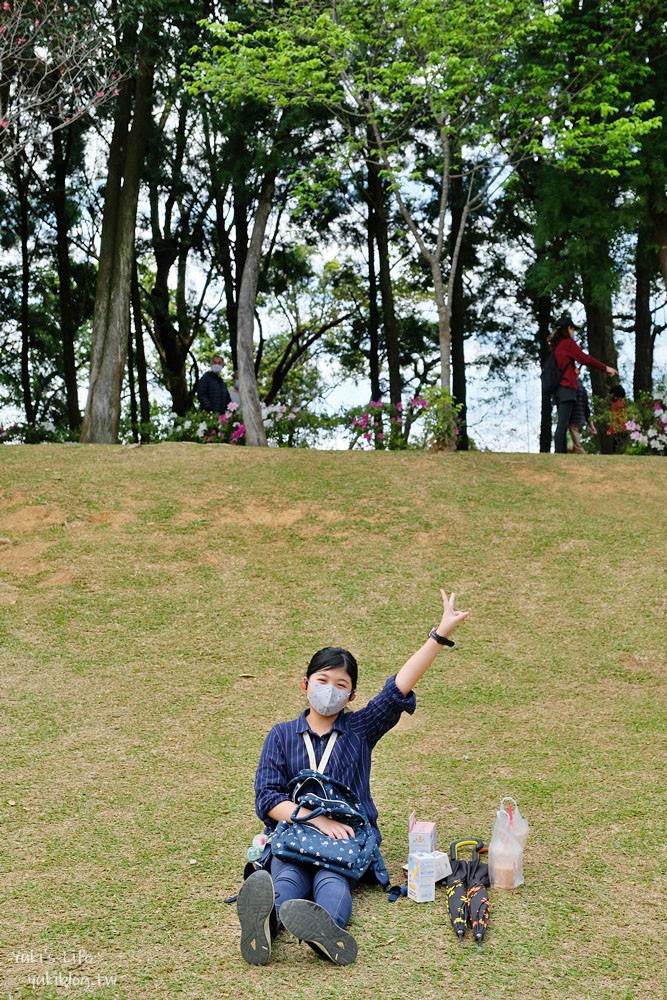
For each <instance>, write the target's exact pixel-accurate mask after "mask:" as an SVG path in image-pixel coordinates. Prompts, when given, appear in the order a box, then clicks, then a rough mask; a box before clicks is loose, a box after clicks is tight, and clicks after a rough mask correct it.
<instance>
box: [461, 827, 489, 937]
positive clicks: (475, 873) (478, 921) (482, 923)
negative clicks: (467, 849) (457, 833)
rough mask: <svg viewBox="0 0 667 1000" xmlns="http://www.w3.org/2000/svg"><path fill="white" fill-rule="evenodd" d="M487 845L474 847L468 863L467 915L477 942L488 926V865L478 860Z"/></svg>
mask: <svg viewBox="0 0 667 1000" xmlns="http://www.w3.org/2000/svg"><path fill="white" fill-rule="evenodd" d="M488 850H489V849H488V847H480V848H479V849H477V848H475V849H474V850H473V853H472V861H471V862H470V863H469V864H468V873H467V879H466V885H467V888H468V892H467V901H468V916H469V920H470V923H471V924H472V933H473V936H474V938H475V941H477V943H478V944H481V941H482V938H483V937H484V934H485V933H486V929H487V927H488V926H489V916H490V915H491V903H490V902H489V885H490V882H489V866H488V864H484V862H483V861H480V857H479V856H480V854H488Z"/></svg>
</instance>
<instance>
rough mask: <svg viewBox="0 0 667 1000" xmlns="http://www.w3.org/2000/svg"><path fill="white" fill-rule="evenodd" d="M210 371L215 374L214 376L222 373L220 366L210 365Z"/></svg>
mask: <svg viewBox="0 0 667 1000" xmlns="http://www.w3.org/2000/svg"><path fill="white" fill-rule="evenodd" d="M211 371H212V372H215V374H216V375H219V374H220V372H221V371H222V365H211Z"/></svg>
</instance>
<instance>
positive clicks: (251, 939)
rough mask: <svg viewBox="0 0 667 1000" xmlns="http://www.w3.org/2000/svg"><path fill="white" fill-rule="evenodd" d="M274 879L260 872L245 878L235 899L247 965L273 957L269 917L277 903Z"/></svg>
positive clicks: (265, 961) (259, 963) (263, 963)
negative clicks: (274, 904)
mask: <svg viewBox="0 0 667 1000" xmlns="http://www.w3.org/2000/svg"><path fill="white" fill-rule="evenodd" d="M274 898H275V897H274V892H273V879H272V878H271V876H270V875H269V873H268V872H265V871H259V872H253V874H252V875H251V876H250V877H249V878H247V879H246V880H245V882H244V883H243V885H242V886H241V888H240V890H239V895H238V899H237V900H236V913H237V915H238V918H239V923H240V924H241V955H242V956H243V959H244V960H245V961H246V962H247V963H248V965H266V963H267V962H268V961H269V959H270V958H271V931H270V928H269V918H270V916H271V912H272V910H273V903H274Z"/></svg>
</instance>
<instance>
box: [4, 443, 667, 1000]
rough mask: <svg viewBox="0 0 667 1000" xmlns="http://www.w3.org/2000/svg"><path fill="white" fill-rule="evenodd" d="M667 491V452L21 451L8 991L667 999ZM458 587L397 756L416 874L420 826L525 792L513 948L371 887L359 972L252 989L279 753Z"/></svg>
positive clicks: (396, 788)
mask: <svg viewBox="0 0 667 1000" xmlns="http://www.w3.org/2000/svg"><path fill="white" fill-rule="evenodd" d="M666 496H667V463H664V462H661V461H660V460H659V459H656V460H652V459H636V458H634V459H633V458H625V457H619V458H603V457H593V456H591V457H584V458H578V457H574V456H553V455H552V456H546V455H545V456H529V455H498V454H496V455H490V454H469V455H465V454H458V455H457V454H454V455H444V456H442V455H424V454H416V453H406V454H396V455H386V454H373V453H361V452H347V453H325V452H307V451H303V452H302V451H294V452H291V451H282V450H281V451H274V450H272V451H255V450H251V449H246V448H226V447H218V448H213V447H211V448H202V447H200V446H197V445H162V446H156V447H142V448H129V449H125V448H108V447H107V448H104V447H99V448H97V447H81V446H71V447H48V446H40V447H34V448H28V447H13V448H9V447H5V448H2V449H0V536H2V538H1V540H0V623H1V624H0V639H1V647H0V649H1V651H0V667H1V675H0V676H1V683H2V723H1V730H0V738H1V746H0V750H1V752H2V760H3V767H2V786H1V787H0V822H1V824H2V831H3V838H2V844H3V846H2V852H3V854H4V857H3V858H2V860H1V861H0V864H1V865H2V871H3V875H2V883H3V899H4V906H3V911H4V912H3V924H4V928H3V942H2V948H1V949H0V997H12V998H14V1000H16V998H19V997H21V998H23V997H33V996H38V997H40V1000H49V998H51V997H56V996H62V995H63V994H64V988H63V986H62V983H63V982H65V981H66V979H67V977H68V976H69V977H70V978H69V983H70V990H69V992H68V993H67V995H71V996H73V997H75V998H76V1000H84V998H86V1000H87V998H89V997H91V998H92V997H96V998H111V997H118V998H128V1000H144V998H156V997H160V998H162V997H172V996H173V997H176V996H178V997H183V998H187V1000H219V998H227V997H237V996H241V995H243V996H245V997H248V998H251V997H252V998H265V997H275V998H282V997H287V996H290V997H295V998H299V997H304V998H305V997H308V998H316V1000H323V998H332V1000H333V998H343V997H349V998H375V997H377V996H384V997H387V998H390V997H401V998H403V1000H412V998H417V997H422V998H435V997H442V996H448V995H456V996H457V997H460V998H464V1000H465V998H473V997H492V998H505V997H507V998H510V997H512V998H516V997H521V998H547V997H558V998H560V997H562V998H589V997H590V998H633V1000H644V998H653V997H660V996H662V995H663V993H662V989H663V987H661V986H660V985H659V984H660V983H661V982H662V983H663V984H664V982H665V980H666V978H667V968H666V964H665V945H664V942H665V939H666V933H667V926H666V921H665V915H664V914H665V900H664V890H665V883H664V878H663V880H662V881H660V870H661V864H662V865H663V868H662V871H663V873H664V858H665V837H664V831H665V825H664V822H665V814H666V810H665V770H664V759H665V758H664V732H665V711H664V709H665V660H666V656H665V650H666V649H667V629H666V626H665V608H666V601H665V593H666V588H665V566H666V565H667V542H666V532H665V524H666V518H665V497H666ZM439 586H443V587H446V588H447V589H448V590H449V589H452V590H454V591H455V592H456V594H457V605H458V606H459V607H461V608H470V609H472V614H471V617H470V619H469V621H468V622H467V623H466V624H465V625H464V626H462V627H461V628H460V629H459V632H458V633H457V647H456V649H455V650H453V651H451V652H449V651H444V652H443V653H442V654H441V655H440V657H439V659H438V660H437V661H436V664H435V665H434V667H433V669H432V671H431V672H430V673H429V674H427V676H426V677H425V678H424V679H423V680H422V682H421V683H420V685H419V687H418V691H417V695H418V709H417V712H416V714H415V715H414V716H413V717H412V718H411V719H406V720H405V721H404V722H401V723H400V724H399V726H398V727H397V729H395V730H394V731H392V732H391V733H390V734H389V735H388V736H387V737H386V738H385V739H384V740H383V741H382V743H381V744H380V745H379V746H378V748H377V750H376V752H375V758H374V761H375V762H374V773H373V787H374V795H375V799H376V802H377V804H378V807H379V809H380V818H381V826H382V830H383V833H384V837H385V840H384V853H385V857H386V860H387V862H388V865H389V868H390V873H391V875H392V878H393V879H394V880H395V881H398V880H399V879H400V865H401V863H402V862H403V861H404V860H405V855H406V847H407V832H406V821H407V816H408V813H409V812H410V810H411V809H413V808H416V809H417V811H418V814H419V816H420V817H421V818H424V819H433V820H435V821H436V822H437V824H438V837H439V844H440V846H445V845H448V843H449V841H450V840H451V839H453V838H454V837H460V836H463V835H468V834H475V835H480V836H483V837H484V838H485V839H486V838H488V837H489V836H490V833H491V827H492V824H493V818H494V815H495V809H496V808H497V803H498V800H499V798H500V796H501V795H503V794H512V795H514V796H515V798H517V800H518V801H519V804H520V806H521V809H522V812H523V813H524V814H525V815H526V816H527V818H528V819H529V821H530V824H531V836H530V840H529V844H528V849H527V854H526V860H525V875H526V884H525V885H524V886H523V887H522V888H521V889H520V890H518V891H516V892H505V893H503V892H501V891H497V892H495V893H494V894H493V898H492V902H493V914H492V922H491V927H490V929H489V933H488V940H487V943H486V945H485V948H484V951H483V952H482V953H481V954H478V953H477V951H476V949H475V948H474V946H473V945H472V944H471V942H470V940H467V942H466V945H465V947H463V948H460V947H459V946H458V945H457V943H456V940H455V937H454V934H453V932H452V930H451V928H450V927H449V925H448V920H447V917H446V913H445V909H446V903H445V900H444V894H443V893H442V891H440V894H439V896H438V899H437V901H436V903H435V904H424V905H417V904H414V903H411V902H409V901H407V900H399V901H398V902H397V903H396V904H390V903H389V902H388V901H387V899H386V897H384V896H383V894H382V893H381V892H380V891H379V890H374V889H370V888H364V889H361V890H356V891H355V913H354V916H353V923H352V925H351V928H350V929H351V930H352V931H353V933H354V934H355V936H356V937H357V939H358V942H359V951H360V956H359V961H358V963H357V964H356V965H354V966H351V967H350V968H348V969H338V968H334V967H332V966H330V965H328V964H325V963H322V962H319V961H318V960H317V959H316V957H315V956H314V955H313V953H312V952H310V950H309V949H307V948H306V947H305V946H303V945H299V944H298V943H297V942H296V941H295V940H294V939H290V938H288V937H287V936H286V937H285V938H284V939H281V940H280V941H279V942H278V944H277V945H276V946H275V949H274V955H275V958H274V961H273V962H272V964H271V965H270V966H268V967H267V968H264V969H262V968H259V969H257V968H250V967H248V966H246V965H245V964H244V963H243V962H242V960H241V958H240V955H239V954H238V927H237V923H236V917H235V910H234V907H233V906H228V905H225V903H224V902H223V900H224V899H225V897H226V896H229V895H231V894H232V893H233V892H234V891H235V890H236V888H237V886H238V883H239V880H240V874H241V869H242V865H243V861H244V857H245V851H246V848H247V846H248V844H249V842H250V840H251V838H252V836H253V835H254V834H255V833H257V832H259V831H260V829H261V825H260V823H259V821H258V820H257V818H256V817H255V815H254V804H253V791H252V781H253V775H254V768H255V765H256V762H257V757H258V754H259V751H260V748H261V745H262V741H263V739H264V736H265V734H266V733H267V731H268V729H269V728H270V726H271V725H272V724H273V723H274V722H276V721H279V720H282V719H287V718H292V717H295V716H296V715H297V714H298V713H299V712H300V711H301V708H302V703H303V699H304V695H303V692H302V691H300V689H299V686H298V682H299V680H300V678H301V677H302V676H303V673H304V667H305V664H306V663H307V661H308V659H309V658H310V656H311V655H312V653H313V652H314V651H315V650H316V649H318V648H319V647H321V646H323V645H328V644H340V645H343V646H347V647H348V648H350V649H351V650H352V651H353V652H354V653H355V655H356V656H357V658H358V660H359V663H360V670H361V676H360V689H359V699H358V702H357V704H363V703H364V702H365V700H366V699H367V698H368V697H370V696H372V695H373V694H374V693H375V692H376V691H377V690H378V688H379V686H380V685H381V684H382V683H383V682H384V679H385V678H386V677H387V676H388V675H390V674H392V673H394V672H395V671H396V670H397V669H398V667H399V666H400V665H401V664H402V663H403V662H404V661H405V660H406V659H407V657H408V656H409V655H410V654H411V653H412V652H413V651H414V649H416V648H417V647H418V646H419V645H421V643H422V641H423V639H424V637H425V634H426V632H427V630H428V628H429V627H430V626H431V625H432V624H434V623H435V622H436V621H437V620H438V617H439V614H440V608H441V603H440V597H439V594H438V587H439ZM73 953H74V954H73ZM51 958H52V959H53V961H51ZM77 963H78V964H77ZM47 973H48V975H49V976H50V977H51V978H50V982H51V985H48V984H47V985H44V983H45V979H44V978H41V979H40V977H46V976H47ZM57 973H60V976H61V977H62V978H61V986H60V987H58V986H56V985H53V982H54V978H55V977H56V975H57ZM33 977H36V978H33ZM75 977H79V980H78V981H77V979H76V978H75ZM84 977H87V982H88V985H86V979H85V978H84ZM98 977H100V978H99V981H98ZM104 977H110V979H111V980H112V982H111V985H104V984H105V978H104ZM114 977H115V984H114V983H113V979H114ZM47 982H48V980H47ZM33 984H34V985H33Z"/></svg>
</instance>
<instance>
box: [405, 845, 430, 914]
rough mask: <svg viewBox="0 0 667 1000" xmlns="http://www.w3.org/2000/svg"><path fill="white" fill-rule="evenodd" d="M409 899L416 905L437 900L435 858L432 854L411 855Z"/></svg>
mask: <svg viewBox="0 0 667 1000" xmlns="http://www.w3.org/2000/svg"><path fill="white" fill-rule="evenodd" d="M408 899H414V901H415V903H432V902H433V901H434V900H435V858H434V857H433V855H432V854H419V853H414V854H413V853H410V855H409V856H408Z"/></svg>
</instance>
